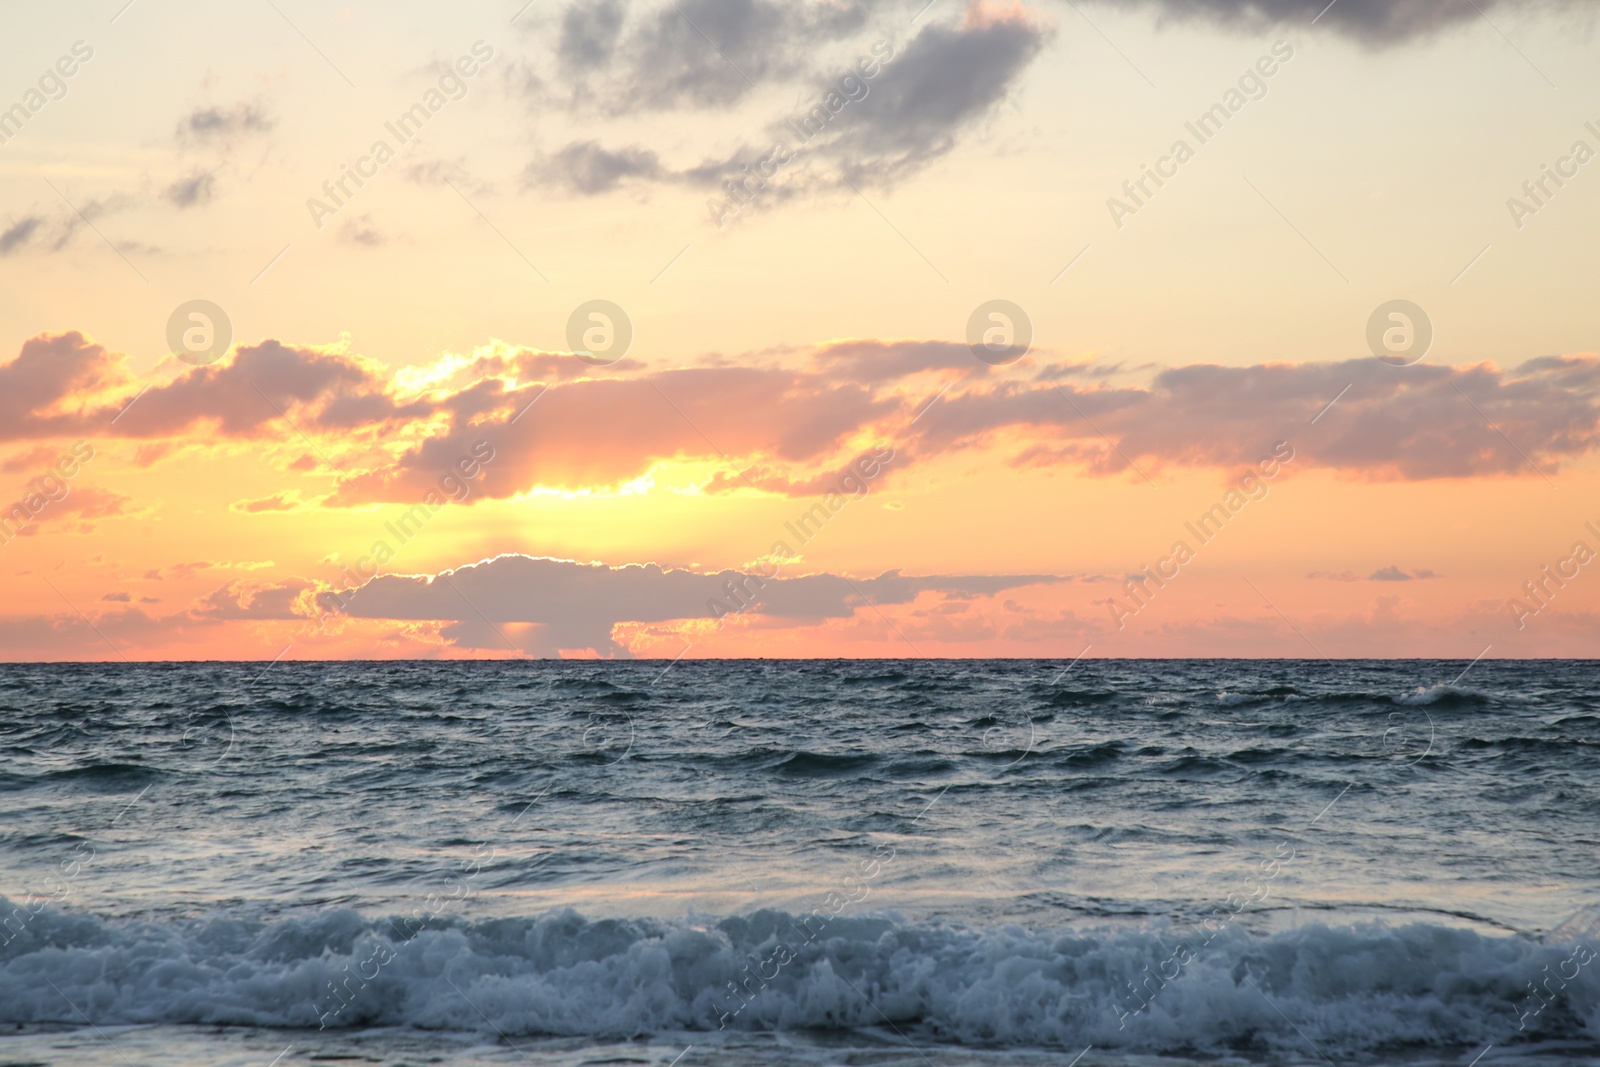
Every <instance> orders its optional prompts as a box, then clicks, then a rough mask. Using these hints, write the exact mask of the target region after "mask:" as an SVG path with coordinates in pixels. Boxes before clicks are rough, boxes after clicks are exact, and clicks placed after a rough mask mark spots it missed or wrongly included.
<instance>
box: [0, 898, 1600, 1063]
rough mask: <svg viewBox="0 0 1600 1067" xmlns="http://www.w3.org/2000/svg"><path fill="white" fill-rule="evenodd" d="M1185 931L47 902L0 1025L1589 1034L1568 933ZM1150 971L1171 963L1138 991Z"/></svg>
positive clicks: (1341, 1042)
mask: <svg viewBox="0 0 1600 1067" xmlns="http://www.w3.org/2000/svg"><path fill="white" fill-rule="evenodd" d="M11 908H12V905H10V904H6V905H5V907H4V913H10V911H11ZM808 931H816V933H815V935H814V936H812V937H811V938H810V939H809V940H808V939H807V933H808ZM1185 939H1187V940H1188V942H1189V943H1190V944H1192V945H1196V946H1198V945H1199V944H1200V937H1198V936H1196V935H1195V933H1194V932H1193V931H1192V930H1190V931H1185V930H1183V929H1179V928H1177V927H1171V928H1160V929H1152V930H1148V931H1142V932H1141V931H1127V930H1121V931H1115V932H1109V931H1108V932H1106V933H1104V934H1101V935H1098V936H1086V935H1083V934H1079V933H1075V934H1072V935H1070V936H1064V935H1049V934H1042V933H1038V932H1033V931H1028V930H1024V929H1022V928H1020V927H1014V926H1007V927H1000V928H993V929H987V930H976V929H967V928H960V927H952V926H944V925H935V924H912V923H907V922H903V921H899V920H897V919H893V918H887V917H879V918H858V917H838V918H834V919H832V920H831V921H829V922H827V923H825V924H821V923H819V921H818V919H816V918H815V917H812V918H811V919H810V920H809V923H808V922H807V919H806V917H801V916H791V915H788V914H786V913H783V912H778V911H761V912H757V913H754V914H752V915H749V916H742V917H734V918H729V919H722V920H700V921H697V920H694V919H685V920H680V921H675V922H662V921H658V920H649V919H636V920H616V919H607V920H596V921H590V920H587V919H585V918H583V917H582V916H580V915H578V914H577V913H576V912H572V911H560V912H555V913H551V914H548V915H544V916H540V917H537V918H527V919H501V920H491V921H482V922H476V923H465V922H457V921H443V920H441V921H439V923H438V924H437V925H434V926H431V927H429V928H425V929H422V930H421V931H420V932H418V933H416V934H415V936H413V937H411V938H409V939H406V938H404V937H402V935H401V933H400V932H399V930H398V929H397V927H396V925H395V924H394V922H392V921H389V920H385V919H377V920H374V919H369V918H364V917H362V916H361V915H358V914H357V913H355V912H353V911H348V910H341V911H333V912H328V913H324V914H322V915H319V916H316V917H311V918H296V919H279V920H273V921H257V920H248V919H240V918H236V917H226V918H222V917H219V918H210V919H197V920H187V921H132V922H107V921H103V920H101V919H98V918H95V917H93V916H87V915H82V914H68V913H62V912H58V911H54V910H51V909H45V910H42V911H40V912H39V913H38V914H36V915H33V916H32V917H31V919H30V920H29V921H28V922H27V924H26V925H25V926H24V927H23V928H22V929H21V931H20V932H19V933H18V934H17V935H16V936H15V937H14V938H13V939H12V940H11V941H10V942H9V943H8V944H6V945H5V946H4V947H3V948H0V1022H4V1023H18V1022H23V1023H36V1022H70V1023H81V1022H83V1021H84V1018H85V1017H86V1018H87V1019H90V1020H92V1021H93V1022H94V1023H96V1024H97V1025H109V1024H120V1023H164V1024H183V1023H196V1024H253V1025H267V1026H291V1027H306V1026H310V1027H315V1026H317V1025H318V1024H319V1022H321V1023H324V1024H326V1025H329V1026H340V1027H344V1026H354V1025H374V1024H377V1025H408V1026H416V1027H422V1028H429V1029H455V1030H474V1029H481V1030H486V1031H487V1030H490V1029H491V1028H492V1029H494V1030H499V1031H502V1032H504V1033H506V1034H557V1035H579V1036H587V1037H592V1038H597V1039H602V1038H607V1037H619V1036H629V1035H637V1034H646V1033H651V1032H660V1031H681V1030H689V1031H694V1030H701V1031H704V1030H716V1029H718V1028H719V1024H725V1025H726V1026H727V1027H728V1028H729V1029H739V1030H776V1029H784V1030H796V1029H801V1028H840V1027H854V1026H876V1025H881V1024H882V1023H883V1022H884V1021H885V1019H888V1020H892V1021H893V1022H894V1023H895V1025H896V1026H898V1027H900V1028H902V1029H905V1030H906V1031H907V1032H908V1033H919V1034H922V1035H925V1036H926V1038H927V1039H929V1040H938V1041H947V1042H955V1043H962V1044H968V1045H995V1046H1006V1047H1020V1046H1049V1047H1061V1048H1069V1049H1078V1048H1082V1047H1083V1046H1084V1045H1085V1044H1090V1043H1092V1044H1094V1045H1096V1046H1097V1047H1100V1048H1102V1049H1121V1050H1124V1051H1127V1052H1168V1053H1173V1052H1179V1053H1181V1052H1200V1053H1206V1052H1219V1051H1225V1050H1228V1049H1230V1048H1232V1049H1235V1050H1237V1049H1242V1048H1254V1049H1259V1050H1282V1051H1291V1050H1292V1051H1294V1052H1295V1053H1296V1054H1306V1053H1308V1052H1309V1051H1310V1050H1309V1049H1308V1048H1307V1043H1308V1042H1310V1043H1314V1044H1315V1045H1316V1047H1317V1048H1318V1049H1320V1050H1321V1051H1322V1052H1323V1053H1324V1054H1326V1055H1332V1056H1339V1055H1346V1056H1363V1055H1370V1054H1372V1053H1374V1052H1376V1051H1378V1050H1385V1049H1394V1048H1404V1047H1411V1048H1417V1047H1432V1048H1450V1047H1458V1046H1469V1045H1472V1046H1477V1047H1482V1046H1483V1045H1484V1044H1487V1043H1489V1042H1491V1041H1492V1042H1496V1043H1497V1044H1500V1045H1502V1046H1504V1045H1506V1044H1510V1043H1515V1042H1517V1041H1519V1040H1529V1039H1534V1038H1541V1039H1550V1038H1566V1039H1575V1040H1579V1041H1593V1040H1594V1038H1595V1035H1596V1034H1597V1033H1600V976H1597V973H1596V972H1600V966H1594V965H1589V966H1582V967H1578V968H1576V970H1577V974H1576V976H1575V977H1572V978H1570V979H1565V980H1564V982H1563V981H1561V980H1558V981H1553V982H1550V981H1548V980H1549V979H1550V977H1551V976H1552V975H1555V974H1557V973H1570V971H1571V970H1572V969H1574V968H1573V965H1572V964H1571V963H1570V962H1569V963H1567V964H1565V965H1563V961H1570V960H1571V958H1572V946H1570V945H1562V944H1554V943H1550V944H1546V943H1540V942H1537V941H1533V940H1530V939H1527V938H1523V937H1512V936H1508V937H1492V936H1486V935H1483V934H1480V933H1476V932H1473V931H1468V930H1462V929H1455V928H1449V927H1443V926H1433V925H1425V924H1415V925H1409V926H1403V927H1395V928H1388V927H1382V926H1364V927H1326V926H1308V927H1302V928H1300V929H1297V930H1294V931H1291V932H1286V933H1280V934H1277V935H1274V936H1272V937H1265V938H1260V937H1252V936H1250V935H1248V934H1246V933H1244V932H1243V931H1240V930H1236V929H1232V928H1227V929H1224V930H1223V931H1222V932H1221V933H1220V934H1219V935H1217V937H1216V938H1215V940H1213V941H1212V942H1211V944H1210V945H1209V946H1208V947H1205V948H1203V949H1199V950H1198V955H1197V958H1195V959H1194V960H1193V961H1192V962H1189V963H1188V964H1187V965H1186V966H1184V967H1182V968H1181V969H1180V968H1177V967H1176V966H1175V965H1173V964H1172V962H1171V961H1172V959H1173V951H1174V949H1175V947H1176V946H1177V945H1178V944H1179V943H1180V942H1182V941H1184V940H1185ZM780 946H781V947H782V949H783V950H782V951H780V950H779V949H780ZM791 956H792V958H789V957H791ZM745 968H748V969H745ZM1163 971H1165V973H1168V974H1171V973H1173V972H1174V971H1176V972H1177V974H1176V977H1174V978H1171V979H1170V980H1165V981H1162V980H1160V979H1155V980H1152V976H1154V975H1157V974H1160V973H1162V972H1163ZM1539 982H1548V984H1547V985H1546V986H1544V987H1543V988H1544V989H1546V990H1551V991H1557V992H1554V993H1551V992H1546V993H1545V994H1544V996H1545V998H1546V1000H1548V1001H1549V1002H1548V1004H1547V1005H1545V1006H1544V1007H1543V1008H1542V1010H1540V1011H1539V1012H1538V1013H1537V1014H1536V1015H1532V1016H1529V1015H1527V1013H1528V1012H1529V1010H1530V1008H1531V1006H1534V1005H1537V1004H1542V1003H1544V1002H1543V1001H1529V1000H1528V996H1529V990H1530V988H1531V986H1532V985H1534V984H1537V983H1539ZM734 983H739V987H740V988H741V992H737V993H736V992H735V988H736V987H735V985H734ZM1134 984H1138V986H1139V988H1140V990H1141V992H1140V995H1138V996H1136V995H1135V993H1134V992H1133V989H1134ZM335 986H339V987H341V989H342V992H341V993H340V994H339V995H338V996H335V994H334V993H333V992H332V990H333V988H334V987H335ZM344 1001H348V1006H344V1007H341V1005H342V1003H343V1002H344ZM69 1002H70V1003H69ZM1141 1004H1146V1005H1147V1006H1144V1007H1142V1010H1137V1011H1135V1009H1140V1008H1141ZM79 1012H81V1013H82V1015H79V1014H78V1013H79ZM1524 1019H1525V1020H1526V1028H1525V1029H1522V1030H1520V1031H1519V1023H1521V1022H1523V1021H1524Z"/></svg>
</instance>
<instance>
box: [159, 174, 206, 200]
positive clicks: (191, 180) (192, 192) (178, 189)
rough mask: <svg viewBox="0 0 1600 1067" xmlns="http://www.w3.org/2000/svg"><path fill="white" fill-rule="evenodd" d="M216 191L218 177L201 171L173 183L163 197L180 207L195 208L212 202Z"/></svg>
mask: <svg viewBox="0 0 1600 1067" xmlns="http://www.w3.org/2000/svg"><path fill="white" fill-rule="evenodd" d="M216 191H217V178H216V175H214V174H212V173H210V172H209V171H201V172H199V173H197V174H191V175H190V176H189V177H187V178H180V179H178V180H177V181H175V182H173V183H172V184H171V185H169V186H167V189H166V192H165V193H164V194H163V195H164V196H166V198H167V199H168V200H170V201H171V202H172V203H173V204H175V205H177V206H178V207H195V206H196V205H199V204H205V203H208V202H210V200H211V198H212V197H214V196H215V195H216Z"/></svg>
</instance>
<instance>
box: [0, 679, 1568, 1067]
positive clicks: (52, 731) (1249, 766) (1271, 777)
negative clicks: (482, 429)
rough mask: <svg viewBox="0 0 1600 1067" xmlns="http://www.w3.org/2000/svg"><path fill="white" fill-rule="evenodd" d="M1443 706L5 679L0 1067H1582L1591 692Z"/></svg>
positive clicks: (1096, 692)
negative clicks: (684, 1053)
mask: <svg viewBox="0 0 1600 1067" xmlns="http://www.w3.org/2000/svg"><path fill="white" fill-rule="evenodd" d="M1467 668H1468V664H1466V663H1464V662H1436V661H1409V662H1341V663H1333V664H1330V663H1326V662H1320V661H1318V662H1293V661H1271V662H1261V661H1087V660H1086V661H1083V662H1079V663H1077V664H1076V665H1072V666H1070V667H1069V665H1068V664H1066V663H1062V662H1054V661H1050V662H1045V661H990V662H973V661H816V662H762V661H756V662H752V661H737V662H690V661H685V662H681V663H678V664H676V665H670V666H669V665H668V664H666V663H664V662H655V663H650V662H633V663H572V662H568V663H562V662H531V661H522V662H496V663H347V664H296V663H280V664H278V665H276V666H271V667H268V666H266V665H264V664H223V665H193V664H168V665H135V666H129V665H66V666H60V665H56V666H40V665H27V666H23V665H13V666H4V667H0V811H3V814H4V818H3V820H0V894H3V895H4V897H6V898H8V902H7V903H6V904H5V907H4V909H3V911H0V919H3V929H0V940H3V942H4V943H3V944H0V1024H6V1025H17V1024H20V1029H19V1031H18V1033H17V1034H15V1035H13V1036H10V1037H6V1038H3V1039H0V1060H4V1059H5V1057H6V1056H8V1055H10V1056H13V1057H14V1058H15V1059H16V1060H17V1061H19V1062H21V1061H23V1060H27V1061H32V1062H52V1063H54V1062H59V1063H85V1064H87V1063H102V1062H104V1063H123V1062H125V1061H126V1062H136V1061H137V1060H138V1059H141V1058H142V1059H143V1060H145V1061H148V1062H159V1063H166V1062H190V1063H192V1062H215V1063H225V1062H226V1063H231V1062H253V1061H254V1060H255V1058H256V1057H257V1055H258V1053H260V1052H262V1051H264V1052H265V1053H266V1055H265V1059H262V1060H260V1062H262V1063H265V1062H266V1060H269V1059H271V1058H272V1056H273V1055H276V1054H277V1053H278V1052H279V1051H280V1050H282V1049H283V1048H284V1047H285V1046H288V1047H290V1049H291V1051H290V1052H288V1053H285V1056H286V1059H285V1060H284V1063H285V1064H287V1063H290V1062H293V1061H294V1060H295V1059H296V1058H303V1057H306V1056H310V1055H315V1054H319V1050H321V1054H327V1055H335V1054H338V1055H343V1054H350V1055H364V1056H369V1057H371V1058H373V1059H375V1060H378V1061H384V1062H390V1061H392V1062H396V1063H400V1062H418V1061H420V1060H426V1059H429V1058H432V1059H434V1060H435V1061H438V1062H449V1063H457V1062H459V1063H477V1062H480V1061H481V1062H486V1063H487V1062H521V1061H523V1060H524V1059H529V1060H531V1061H533V1062H539V1063H545V1062H551V1063H556V1062H562V1063H565V1062H572V1063H578V1062H586V1061H592V1060H593V1059H594V1058H596V1057H599V1058H607V1057H614V1056H623V1057H624V1058H626V1057H628V1056H638V1057H642V1058H641V1059H640V1060H639V1062H651V1063H654V1062H658V1061H659V1062H662V1063H665V1062H666V1061H667V1060H669V1059H671V1058H672V1056H673V1055H676V1054H677V1053H678V1052H679V1051H681V1050H683V1049H684V1048H685V1047H687V1046H691V1045H692V1046H694V1049H695V1051H694V1052H693V1053H692V1056H693V1057H694V1060H689V1059H686V1060H684V1067H692V1065H693V1063H694V1062H726V1063H735V1062H763V1063H772V1062H789V1061H791V1060H792V1061H794V1062H808V1063H809V1062H817V1063H823V1062H844V1061H848V1060H851V1058H852V1057H857V1060H856V1061H857V1062H862V1061H860V1060H859V1057H867V1058H868V1059H869V1060H870V1059H871V1058H872V1057H873V1056H887V1057H889V1060H891V1061H893V1062H901V1060H896V1059H894V1057H897V1056H898V1057H902V1058H904V1057H909V1059H905V1060H904V1062H917V1063H921V1062H923V1057H933V1058H938V1057H943V1058H944V1059H943V1062H968V1061H969V1060H984V1059H986V1058H987V1059H994V1058H999V1059H1004V1060H1006V1061H1007V1062H1011V1061H1016V1062H1024V1061H1029V1062H1031V1058H1036V1057H1043V1058H1044V1060H1046V1061H1051V1062H1054V1061H1058V1060H1059V1061H1060V1062H1066V1060H1069V1059H1071V1058H1072V1057H1073V1056H1076V1055H1078V1054H1079V1053H1080V1052H1082V1051H1083V1050H1084V1049H1085V1048H1088V1049H1089V1051H1088V1052H1086V1053H1084V1059H1083V1061H1082V1063H1083V1065H1084V1067H1091V1065H1092V1064H1094V1063H1097V1062H1107V1061H1111V1060H1114V1061H1117V1062H1123V1061H1125V1060H1126V1059H1127V1058H1128V1057H1136V1056H1139V1055H1144V1054H1159V1055H1164V1056H1169V1057H1179V1058H1196V1059H1206V1058H1210V1057H1216V1056H1230V1057H1245V1058H1249V1059H1257V1060H1278V1061H1286V1062H1288V1061H1292V1062H1319V1063H1320V1062H1324V1061H1325V1060H1334V1061H1340V1062H1343V1061H1357V1062H1378V1061H1387V1060H1396V1059H1403V1060H1415V1059H1417V1058H1419V1057H1421V1058H1430V1057H1431V1058H1433V1059H1436V1060H1437V1061H1439V1062H1456V1061H1457V1060H1459V1061H1460V1062H1463V1063H1465V1062H1466V1061H1467V1060H1470V1059H1471V1058H1472V1057H1473V1056H1475V1055H1477V1054H1478V1053H1479V1051H1481V1050H1482V1049H1484V1048H1485V1046H1491V1045H1492V1046H1493V1051H1492V1052H1491V1053H1490V1054H1489V1056H1490V1058H1488V1059H1485V1060H1484V1061H1483V1062H1484V1067H1490V1065H1491V1064H1492V1063H1493V1062H1494V1061H1495V1060H1497V1059H1499V1058H1502V1057H1506V1056H1516V1057H1530V1056H1531V1057H1544V1058H1550V1057H1554V1058H1557V1059H1562V1060H1563V1061H1565V1060H1574V1061H1586V1060H1588V1059H1590V1058H1591V1057H1594V1056H1596V1054H1597V1053H1600V1043H1597V1041H1596V1036H1597V1034H1600V978H1597V976H1596V975H1597V971H1600V968H1597V967H1596V966H1595V965H1594V964H1592V963H1591V962H1590V959H1591V958H1592V956H1593V955H1594V953H1593V952H1592V951H1590V950H1591V949H1596V950H1600V936H1597V933H1596V928H1595V926H1594V919H1595V914H1596V913H1595V912H1594V910H1593V909H1594V905H1595V904H1596V902H1597V896H1600V849H1597V847H1596V844H1597V833H1596V831H1597V828H1600V796H1597V793H1596V785H1597V783H1600V774H1597V771H1600V767H1597V762H1596V755H1597V753H1600V747H1597V746H1600V686H1597V683H1600V666H1597V665H1596V664H1593V663H1572V662H1561V663H1545V662H1541V663H1517V662H1496V661H1483V662H1480V663H1477V664H1475V665H1472V666H1471V667H1470V669H1467ZM1464 670H1465V674H1463V671H1464ZM216 1024H225V1025H227V1026H229V1027H230V1029H226V1030H220V1031H219V1030H216V1029H214V1026H215V1025H216ZM130 1027H131V1028H132V1029H129V1028H130ZM108 1028H109V1029H108ZM419 1043H420V1044H419ZM330 1049H331V1050H333V1051H328V1050H330ZM618 1049H622V1050H623V1051H621V1052H619V1051H618ZM629 1049H631V1050H633V1051H631V1052H629V1051H627V1050H629ZM352 1050H353V1051H352ZM506 1057H509V1058H506ZM952 1057H954V1058H952ZM873 1062H876V1061H875V1060H874V1061H873ZM885 1062H888V1061H885Z"/></svg>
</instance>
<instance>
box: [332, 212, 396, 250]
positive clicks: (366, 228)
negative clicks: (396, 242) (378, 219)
mask: <svg viewBox="0 0 1600 1067" xmlns="http://www.w3.org/2000/svg"><path fill="white" fill-rule="evenodd" d="M339 240H341V241H343V242H344V243H345V244H352V245H358V246H360V247H362V248H378V247H380V246H382V245H385V244H388V243H389V239H388V238H387V237H385V236H384V235H383V233H382V231H380V230H379V229H378V227H377V224H376V223H374V222H373V221H372V216H371V215H357V216H355V217H354V218H351V219H350V220H348V221H347V222H346V223H345V224H344V225H343V226H341V227H340V228H339Z"/></svg>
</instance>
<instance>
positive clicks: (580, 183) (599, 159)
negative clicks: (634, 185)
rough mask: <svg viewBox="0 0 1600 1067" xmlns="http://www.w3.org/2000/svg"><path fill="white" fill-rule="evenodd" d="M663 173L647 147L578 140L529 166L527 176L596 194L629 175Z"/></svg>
mask: <svg viewBox="0 0 1600 1067" xmlns="http://www.w3.org/2000/svg"><path fill="white" fill-rule="evenodd" d="M663 173H664V171H663V170H662V167H661V161H660V159H658V158H657V157H656V154H655V153H654V152H651V151H649V150H647V149H643V148H638V147H632V146H630V147H626V148H619V149H617V150H615V151H608V150H607V149H604V148H602V147H600V143H599V142H598V141H575V142H573V143H572V144H569V145H567V146H566V147H565V148H563V149H561V151H559V152H557V153H555V154H554V155H553V156H550V157H548V158H547V159H544V160H541V161H539V162H537V163H534V164H532V165H530V166H529V168H528V172H527V178H528V180H529V182H530V183H531V184H539V183H544V182H550V183H553V184H556V185H561V186H564V187H565V188H566V189H568V190H570V191H571V192H575V193H582V194H583V195H585V196H593V195H594V194H596V193H604V192H609V191H611V190H612V189H615V188H616V187H617V186H618V185H620V184H621V183H622V182H624V181H626V180H628V179H630V178H645V179H655V178H660V177H662V175H663Z"/></svg>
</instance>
